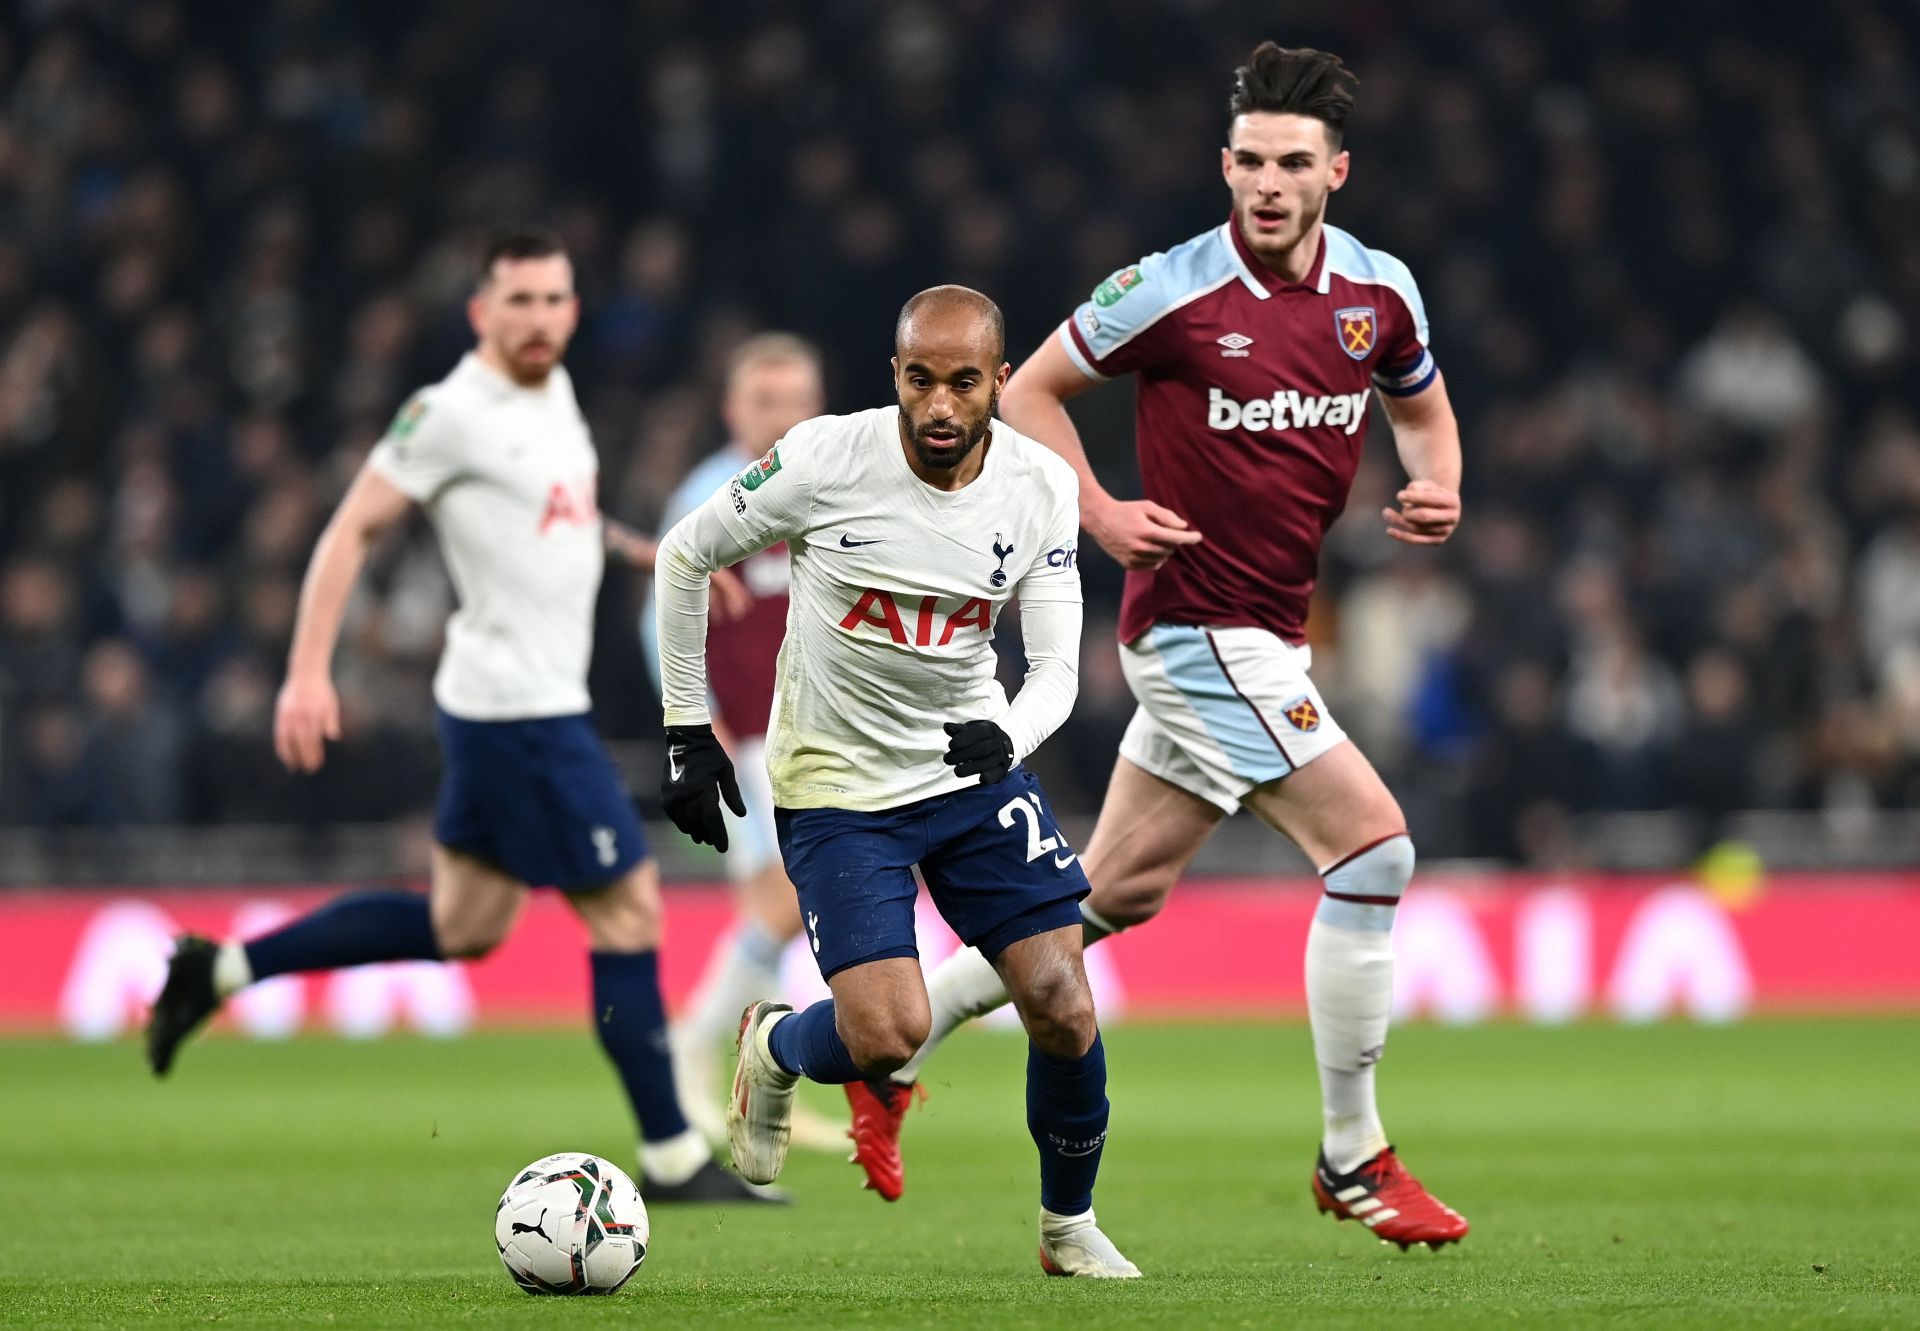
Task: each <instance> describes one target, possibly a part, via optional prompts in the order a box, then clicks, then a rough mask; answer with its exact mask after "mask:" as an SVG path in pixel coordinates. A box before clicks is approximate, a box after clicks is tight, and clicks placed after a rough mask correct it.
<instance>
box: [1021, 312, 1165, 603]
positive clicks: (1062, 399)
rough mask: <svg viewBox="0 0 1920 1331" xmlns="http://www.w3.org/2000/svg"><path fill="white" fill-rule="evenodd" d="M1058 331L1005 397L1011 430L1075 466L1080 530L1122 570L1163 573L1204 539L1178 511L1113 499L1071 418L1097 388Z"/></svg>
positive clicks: (1145, 501)
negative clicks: (1184, 549)
mask: <svg viewBox="0 0 1920 1331" xmlns="http://www.w3.org/2000/svg"><path fill="white" fill-rule="evenodd" d="M1063 336H1065V334H1064V333H1061V332H1059V331H1058V330H1056V331H1055V332H1053V333H1052V334H1050V335H1049V336H1048V337H1047V340H1046V341H1044V342H1042V343H1041V344H1040V346H1039V347H1038V349H1036V350H1035V351H1034V353H1033V355H1031V356H1029V357H1028V358H1027V360H1026V363H1025V364H1023V365H1022V366H1021V367H1020V368H1019V369H1017V370H1015V371H1014V372H1013V377H1012V378H1011V379H1009V380H1008V381H1007V386H1006V388H1005V390H1003V391H1002V392H1001V394H1000V415H1001V417H1002V419H1004V420H1005V421H1006V422H1007V424H1009V425H1011V426H1012V427H1013V428H1014V429H1016V430H1018V431H1019V432H1020V433H1021V434H1024V435H1026V436H1027V437H1028V438H1030V439H1036V440H1038V441H1039V442H1040V443H1043V444H1045V445H1046V446H1047V447H1048V448H1050V449H1052V450H1053V451H1054V452H1056V453H1058V454H1059V455H1060V456H1061V457H1063V458H1065V459H1066V460H1067V462H1068V463H1069V464H1071V465H1072V467H1073V469H1074V471H1075V473H1077V474H1078V475H1079V477H1080V524H1081V525H1082V526H1084V527H1085V528H1086V529H1087V531H1088V532H1090V533H1091V534H1092V535H1093V538H1094V540H1096V541H1098V542H1099V543H1100V546H1101V548H1102V549H1104V550H1105V551H1106V552H1107V553H1108V554H1110V555H1112V556H1113V557H1114V559H1115V560H1117V561H1118V562H1119V564H1120V566H1121V567H1122V568H1159V567H1160V565H1162V564H1164V563H1166V562H1167V560H1168V559H1170V558H1172V556H1173V554H1174V552H1175V551H1176V550H1178V549H1179V548H1180V547H1181V546H1183V545H1193V544H1195V543H1197V542H1198V541H1199V540H1200V533H1199V532H1197V531H1194V530H1192V529H1191V528H1189V527H1188V526H1187V520H1186V519H1185V518H1183V517H1181V516H1180V515H1179V514H1178V513H1175V512H1174V511H1173V510H1172V509H1170V508H1167V507H1165V506H1164V505H1161V504H1156V503H1154V502H1153V501H1152V500H1151V499H1134V500H1120V499H1115V498H1114V497H1113V496H1112V495H1110V494H1108V493H1107V491H1106V489H1105V488H1104V487H1103V486H1102V485H1101V484H1100V479H1099V477H1097V476H1095V475H1094V474H1093V465H1092V464H1091V463H1089V462H1088V461H1087V450H1086V446H1085V445H1084V444H1082V443H1081V442H1080V431H1079V430H1078V429H1077V428H1076V427H1075V426H1074V423H1073V418H1072V417H1071V416H1069V415H1067V401H1068V400H1069V399H1070V398H1073V397H1076V396H1078V395H1079V394H1081V393H1084V392H1085V391H1086V390H1087V389H1089V388H1091V387H1093V385H1094V382H1095V381H1094V380H1092V379H1089V378H1087V376H1086V375H1084V374H1082V373H1081V372H1080V368H1079V367H1078V366H1077V365H1075V364H1074V363H1073V361H1072V360H1070V359H1069V358H1068V356H1067V353H1066V349H1065V348H1064V347H1062V346H1061V345H1060V339H1061V338H1062V337H1063Z"/></svg>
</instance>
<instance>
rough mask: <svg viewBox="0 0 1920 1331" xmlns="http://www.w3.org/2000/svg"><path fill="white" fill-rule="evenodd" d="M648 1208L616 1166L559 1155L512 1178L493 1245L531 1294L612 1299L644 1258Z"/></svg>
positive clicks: (502, 1200)
mask: <svg viewBox="0 0 1920 1331" xmlns="http://www.w3.org/2000/svg"><path fill="white" fill-rule="evenodd" d="M647 1237H648V1229H647V1204H646V1203H645V1202H643V1201H642V1200H640V1189H639V1188H637V1187H635V1186H634V1182H633V1180H632V1179H630V1178H628V1177H627V1175H626V1173H625V1172H624V1171H622V1170H621V1169H620V1167H619V1166H617V1165H615V1164H613V1163H612V1162H611V1161H608V1160H604V1159H602V1158H601V1157H599V1156H597V1155H587V1154H584V1153H582V1152H579V1151H562V1152H560V1153H559V1154H558V1155H549V1156H544V1157H542V1158H541V1159H538V1160H535V1161H534V1162H533V1163H532V1164H530V1165H528V1166H527V1167H526V1168H525V1169H523V1170H521V1171H520V1172H519V1173H517V1174H515V1175H514V1176H513V1182H511V1183H509V1184H507V1190H506V1191H505V1192H503V1193H501V1194H500V1205H499V1207H498V1208H496V1210H495V1211H494V1218H493V1241H494V1244H495V1246H497V1247H498V1248H499V1249H500V1261H501V1262H502V1263H503V1264H504V1265H505V1266H506V1268H507V1274H508V1275H510V1276H512V1277H513V1279H514V1283H515V1284H517V1285H519V1286H520V1288H521V1289H524V1290H525V1291H526V1292H527V1293H529V1294H611V1293H613V1292H614V1291H615V1290H617V1289H619V1288H620V1287H621V1286H622V1285H624V1284H626V1283H627V1280H628V1279H629V1278H630V1277H631V1276H632V1275H633V1273H634V1272H635V1271H638V1270H639V1269H640V1263H642V1262H644V1261H646V1260H647Z"/></svg>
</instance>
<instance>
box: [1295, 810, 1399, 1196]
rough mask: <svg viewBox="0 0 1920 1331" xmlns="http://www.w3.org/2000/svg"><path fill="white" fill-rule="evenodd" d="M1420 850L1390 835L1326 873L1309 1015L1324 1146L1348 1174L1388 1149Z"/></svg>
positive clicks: (1311, 941)
mask: <svg viewBox="0 0 1920 1331" xmlns="http://www.w3.org/2000/svg"><path fill="white" fill-rule="evenodd" d="M1413 859H1414V857H1413V843H1412V841H1410V840H1409V839H1408V838H1406V837H1404V836H1398V837H1391V838H1389V839H1387V840H1386V841H1383V842H1380V843H1379V844H1378V845H1375V846H1371V847H1368V848H1367V849H1366V850H1364V851H1362V852H1361V853H1360V854H1358V855H1355V856H1352V857H1351V858H1349V859H1347V860H1344V861H1342V862H1341V863H1340V864H1338V865H1336V866H1334V867H1333V868H1332V869H1329V870H1327V871H1326V873H1325V875H1324V876H1325V878H1326V888H1327V891H1326V895H1324V896H1322V897H1321V899H1320V906H1319V908H1318V909H1317V910H1316V911H1315V912H1314V917H1313V924H1312V927H1311V928H1309V929H1308V931H1307V1013H1308V1015H1309V1016H1310V1017H1311V1018H1312V1021H1313V1049H1314V1056H1315V1059H1316V1061H1317V1062H1318V1063H1319V1065H1320V1106H1321V1115H1322V1119H1323V1124H1324V1127H1323V1135H1322V1138H1321V1149H1322V1150H1323V1151H1325V1152H1326V1156H1327V1164H1328V1165H1329V1166H1330V1167H1332V1168H1333V1169H1334V1170H1335V1171H1336V1172H1339V1173H1346V1172H1347V1171H1348V1170H1351V1169H1352V1168H1353V1167H1354V1166H1355V1165H1358V1164H1360V1163H1362V1162H1363V1161H1366V1160H1368V1159H1370V1158H1371V1157H1373V1156H1375V1155H1377V1154H1379V1153H1380V1152H1381V1151H1383V1150H1385V1149H1386V1146H1387V1135H1386V1130H1385V1129H1384V1128H1382V1127H1381V1125H1380V1110H1379V1108H1378V1106H1377V1105H1376V1104H1375V1101H1374V1087H1373V1069H1374V1064H1376V1063H1378V1062H1379V1061H1380V1055H1381V1054H1382V1053H1383V1052H1384V1051H1385V1049H1386V1044H1387V1025H1388V1022H1389V1020H1390V1018H1391V1016H1392V1012H1393V915H1394V906H1395V904H1396V903H1398V901H1399V899H1400V894H1401V892H1402V891H1403V890H1404V889H1405V888H1406V885H1407V881H1408V880H1409V879H1410V878H1411V877H1412V876H1413Z"/></svg>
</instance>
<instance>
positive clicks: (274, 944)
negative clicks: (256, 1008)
mask: <svg viewBox="0 0 1920 1331" xmlns="http://www.w3.org/2000/svg"><path fill="white" fill-rule="evenodd" d="M246 953H247V965H248V966H249V967H251V968H252V970H253V978H254V979H255V980H264V979H266V978H267V977H268V976H270V975H288V974H291V973H293V972H295V971H330V970H334V969H337V968H338V967H341V966H363V965H366V964H367V963H368V962H373V961H439V960H440V959H441V957H440V944H439V942H438V940H436V939H435V938H434V936H433V913H432V911H431V910H429V909H428V907H427V897H426V894H425V893H424V892H404V891H398V890H393V891H368V892H354V893H352V894H350V895H348V896H344V897H336V898H334V899H333V900H332V901H329V902H328V903H327V904H326V905H324V906H322V907H320V909H318V910H316V911H314V912H312V913H311V914H308V915H302V916H301V917H300V918H299V919H297V920H294V921H293V922H292V923H291V924H285V925H282V926H281V927H280V928H278V929H275V930H274V931H273V932H272V933H270V934H263V935H261V936H260V937H259V938H256V939H254V940H253V941H252V942H251V943H248V944H246Z"/></svg>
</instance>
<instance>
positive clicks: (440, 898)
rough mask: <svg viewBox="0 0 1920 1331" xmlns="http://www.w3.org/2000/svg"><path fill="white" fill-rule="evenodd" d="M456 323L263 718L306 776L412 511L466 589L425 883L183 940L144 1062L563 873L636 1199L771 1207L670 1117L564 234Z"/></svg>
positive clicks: (357, 481) (350, 496) (473, 920)
mask: <svg viewBox="0 0 1920 1331" xmlns="http://www.w3.org/2000/svg"><path fill="white" fill-rule="evenodd" d="M467 313H468V317H469V320H470V321H471V323H472V324H473V328H474V332H475V333H476V334H477V335H478V337H479V345H478V347H477V348H476V349H475V350H474V351H472V352H469V353H468V354H467V356H466V357H465V358H464V359H462V360H461V362H460V364H459V365H458V366H456V367H455V368H454V371H453V373H452V374H450V375H448V376H447V377H446V378H445V379H443V380H442V381H441V382H439V383H438V384H435V385H433V386H431V387H429V388H426V389H423V390H422V391H421V392H419V393H417V394H416V395H415V396H414V397H413V399H412V400H411V401H410V402H408V403H407V405H406V406H405V407H403V408H401V411H400V414H399V416H398V417H397V418H396V419H395V420H394V423H393V425H392V427H391V428H390V429H389V430H388V431H387V435H386V437H385V438H384V439H382V440H381V441H380V442H379V444H378V445H377V446H376V447H375V448H374V450H373V453H372V454H371V455H370V456H369V457H368V459H367V462H366V465H365V466H363V467H362V468H361V470H360V473H359V475H358V476H356V477H355V478H354V482H353V485H352V487H351V488H350V489H349V490H348V491H347V495H346V497H345V498H344V499H343V500H342V501H341V503H340V507H339V509H338V510H337V511H336V512H335V513H334V515H333V519H332V521H331V522H329V523H328V525H327V530H326V532H325V533H324V534H323V535H322V536H321V538H320V542H319V545H318V546H317V547H316V548H315V550H314V554H313V561H312V564H311V565H310V566H309V568H308V570H307V578H306V585H305V586H304V587H303V589H302V591H301V595H300V610H299V618H298V621H297V623H296V624H295V627H294V635H293V648H292V651H291V653H290V657H289V660H288V663H287V681H286V684H285V686H284V687H283V688H282V689H281V691H280V700H279V706H278V709H277V712H276V714H275V717H274V747H275V749H276V751H277V752H278V753H279V755H280V759H281V761H282V762H284V763H285V764H286V765H287V767H288V768H290V769H292V770H293V771H296V772H312V771H317V770H318V769H319V767H320V765H321V764H322V763H323V762H324V761H325V757H326V741H328V740H330V739H338V738H339V737H340V704H339V700H338V698H337V697H336V696H335V694H334V690H333V683H332V679H331V674H332V667H331V661H332V658H333V647H334V642H335V639H336V638H337V637H338V636H339V630H340V620H341V617H342V615H343V614H344V613H345V610H346V605H347V598H348V596H349V594H350V593H351V592H352V590H353V584H354V581H355V579H356V578H357V577H358V575H359V572H360V568H361V565H362V564H363V563H364V562H365V559H366V555H367V551H368V549H369V548H370V547H371V546H372V544H373V542H374V541H375V540H376V539H377V538H378V537H379V536H380V534H381V533H382V532H384V531H386V530H387V529H388V528H390V527H392V526H393V525H394V524H395V523H397V522H399V521H400V520H401V519H402V518H404V517H405V516H406V515H407V512H408V510H409V509H410V508H411V507H412V506H413V505H414V504H419V505H421V506H423V507H424V508H425V509H426V513H427V517H428V519H429V520H430V521H431V522H432V524H433V528H434V533H435V535H436V536H437V537H438V538H439V542H440V548H441V552H442V554H443V555H444V556H445V558H446V561H447V569H448V572H449V573H450V574H451V575H452V578H453V583H454V587H455V589H456V590H457V591H458V593H459V596H460V608H459V610H457V611H456V612H455V613H454V616H453V618H452V620H451V622H450V623H449V624H448V626H447V645H446V651H445V653H444V654H443V655H442V656H441V658H440V668H439V671H438V673H437V674H436V675H435V677H434V699H435V702H436V703H437V704H438V709H437V710H438V720H439V731H440V747H441V753H442V757H443V759H444V771H443V773H442V776H441V782H440V802H439V810H438V813H437V816H436V818H435V821H434V842H435V844H434V847H433V881H432V889H431V891H430V892H429V893H428V894H427V895H424V896H423V895H421V894H420V893H418V892H404V891H388V892H359V893H354V894H351V895H348V896H344V897H340V898H338V899H336V900H334V901H332V902H330V903H328V904H327V905H325V906H322V907H321V908H320V909H319V910H317V911H314V912H313V913H312V914H310V915H306V916H303V917H302V918H300V919H297V920H295V921H293V922H292V923H290V924H288V925H286V926H284V927H282V928H280V929H276V930H274V931H273V932H272V933H269V934H266V935H264V936H262V937H260V938H255V939H252V940H251V941H248V942H240V941H228V942H225V943H216V942H214V941H213V940H212V939H207V938H198V937H194V936H192V935H188V936H186V937H183V938H182V939H181V940H180V942H179V945H178V947H177V948H176V950H175V952H174V956H173V960H172V961H171V962H170V963H169V966H168V970H167V981H166V986H165V987H164V988H163V989H162V991H161V993H160V996H159V998H158V999H157V1000H156V1001H155V1003H154V1008H153V1014H152V1017H151V1019H150V1021H149V1024H148V1027H147V1057H148V1061H149V1062H150V1063H151V1065H152V1067H153V1070H154V1072H155V1073H157V1074H161V1075H164V1074H165V1073H166V1072H167V1070H168V1069H169V1068H170V1067H171V1066H172V1064H173V1060H174V1056H175V1054H176V1053H177V1052H178V1050H179V1047H180V1044H181V1042H182V1041H184V1040H185V1039H186V1038H187V1037H188V1036H189V1035H191V1034H192V1033H193V1032H194V1031H195V1030H196V1029H198V1028H199V1026H200V1024H201V1023H202V1022H204V1021H205V1020H206V1019H207V1018H208V1017H210V1016H212V1015H213V1013H214V1012H215V1011H216V1010H217V1009H218V1008H219V1006H220V1004H221V1003H222V1002H223V1001H224V1000H225V999H226V998H227V997H229V996H230V995H232V994H233V993H234V992H236V991H237V990H239V989H241V988H244V987H245V986H247V985H249V984H253V983H255V982H257V981H260V980H264V979H267V978H268V977H270V976H274V975H285V974H288V973H290V972H295V971H315V970H332V969H335V968H337V967H342V966H358V965H363V964H365V963H367V962H375V961H398V960H405V959H423V960H435V961H438V960H444V959H449V958H457V957H481V956H485V955H486V954H487V953H488V952H491V951H492V950H493V949H494V947H496V946H497V945H498V944H499V943H500V942H501V941H502V940H503V939H504V938H505V937H506V936H507V933H508V931H509V930H510V929H512V927H513V922H514V919H515V917H516V916H518V914H519V913H520V908H521V906H522V905H523V904H524V903H525V901H526V896H527V890H528V885H529V884H535V883H538V884H551V885H553V886H557V887H560V888H562V889H563V890H565V892H566V893H567V901H568V903H569V904H570V905H571V906H572V907H573V909H574V911H575V913H576V914H578V915H579V917H580V919H581V922H582V923H583V924H584V925H585V926H586V931H587V935H588V937H589V939H590V940H591V945H592V971H593V1010H594V1016H595V1020H594V1023H593V1027H594V1031H595V1033H596V1034H597V1035H598V1036H599V1037H600V1043H601V1045H602V1046H603V1047H604V1048H605V1050H606V1053H607V1056H608V1057H609V1058H610V1059H611V1060H612V1061H613V1064H614V1066H615V1068H616V1069H617V1070H618V1072H619V1074H620V1078H621V1081H622V1082H623V1083H624V1084H625V1086H626V1089H627V1094H628V1096H629V1098H630V1100H631V1102H632V1105H633V1111H634V1115H635V1117H636V1118H637V1119H638V1120H639V1126H640V1134H641V1143H640V1152H639V1154H640V1167H641V1172H642V1173H643V1174H644V1175H645V1177H646V1181H647V1201H648V1202H649V1203H658V1202H670V1201H702V1202H705V1201H764V1200H777V1198H776V1197H772V1196H769V1195H765V1194H763V1193H760V1192H756V1191H755V1190H753V1189H751V1188H749V1187H748V1186H747V1185H746V1184H744V1183H743V1182H741V1180H740V1179H739V1178H738V1177H737V1176H736V1175H734V1174H732V1173H729V1172H728V1171H727V1170H724V1169H722V1168H720V1166H719V1165H718V1164H717V1163H716V1162H715V1161H714V1159H713V1156H712V1153H711V1151H710V1150H709V1148H708V1146H707V1142H706V1139H705V1138H704V1137H702V1136H701V1135H700V1133H698V1132H696V1131H695V1130H693V1129H692V1128H690V1127H688V1125H687V1122H686V1119H685V1118H684V1117H683V1116H682V1115H681V1112H680V1105H679V1098H678V1096H677V1094H676V1093H675V1089H674V1083H673V1064H672V1060H671V1059H670V1058H669V1056H668V1054H667V1033H666V1012H665V1009H664V1007H663V1005H662V1002H661V998H660V979H659V955H658V947H659V941H660V928H661V905H660V880H659V874H658V872H657V871H656V869H655V867H654V862H653V859H652V857H651V856H649V855H648V853H647V846H646V839H645V837H644V835H643V834H642V832H641V829H640V821H639V819H638V818H637V817H636V816H635V815H634V811H633V805H632V802H631V801H630V800H629V799H628V797H627V795H626V792H625V791H624V790H623V789H622V787H621V784H620V779H619V775H618V773H617V772H616V771H615V769H614V766H613V762H612V760H611V759H610V758H609V757H608V756H607V752H606V749H605V747H604V746H603V745H602V744H601V742H600V737H599V736H598V735H597V734H596V733H595V732H594V729H593V723H592V720H591V718H590V717H589V715H588V706H589V703H588V699H587V661H588V657H589V655H590V654H591V652H592V648H593V607H594V599H595V596H596V594H597V592H598V590H599V587H600V578H601V573H602V570H603V568H604V564H605V558H606V554H607V551H608V550H612V551H614V552H616V553H618V554H620V555H621V556H622V557H624V558H626V559H628V560H629V561H631V562H632V563H634V564H635V565H637V566H638V567H640V568H643V569H645V568H650V567H651V566H652V563H653V558H654V553H655V551H654V547H653V543H652V542H650V541H647V540H644V539H642V538H641V537H640V536H638V535H636V534H635V533H634V532H632V531H630V530H629V529H627V528H625V527H623V526H621V525H620V524H619V523H616V522H612V521H608V520H605V519H603V518H602V517H601V514H600V509H599V504H598V502H597V498H596V492H597V490H598V488H599V462H598V459H597V458H596V456H595V454H594V447H593V440H592V438H591V437H590V436H589V435H588V432H587V423H586V420H585V418H584V417H582V416H581V414H580V406H579V404H578V402H576V401H575V399H574V395H573V383H572V380H571V379H570V378H569V377H568V375H567V372H566V370H565V369H564V368H563V367H562V366H561V364H560V360H561V357H562V356H563V355H564V354H565V352H566V348H567V341H568V339H569V338H570V337H571V336H572V334H573V330H574V327H575V325H576V323H577V321H578V318H579V301H578V299H577V298H576V296H575V295H574V290H573V266H572V264H571V263H570V262H569V261H568V259H567V256H566V252H565V251H564V250H563V249H562V247H561V244H560V242H559V240H558V239H557V238H555V237H554V236H552V235H550V234H548V233H546V232H541V231H532V230H516V231H508V232H503V233H501V234H499V235H497V236H495V237H494V238H493V239H492V240H491V241H490V242H489V244H488V247H487V251H486V254H485V256H484V262H483V263H482V265H481V268H480V282H479V286H478V289H477V290H476V291H475V292H474V295H473V298H472V300H471V301H470V302H469V303H468V307H467ZM733 586H734V588H735V590H737V584H733ZM542 1149H544V1148H542Z"/></svg>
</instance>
